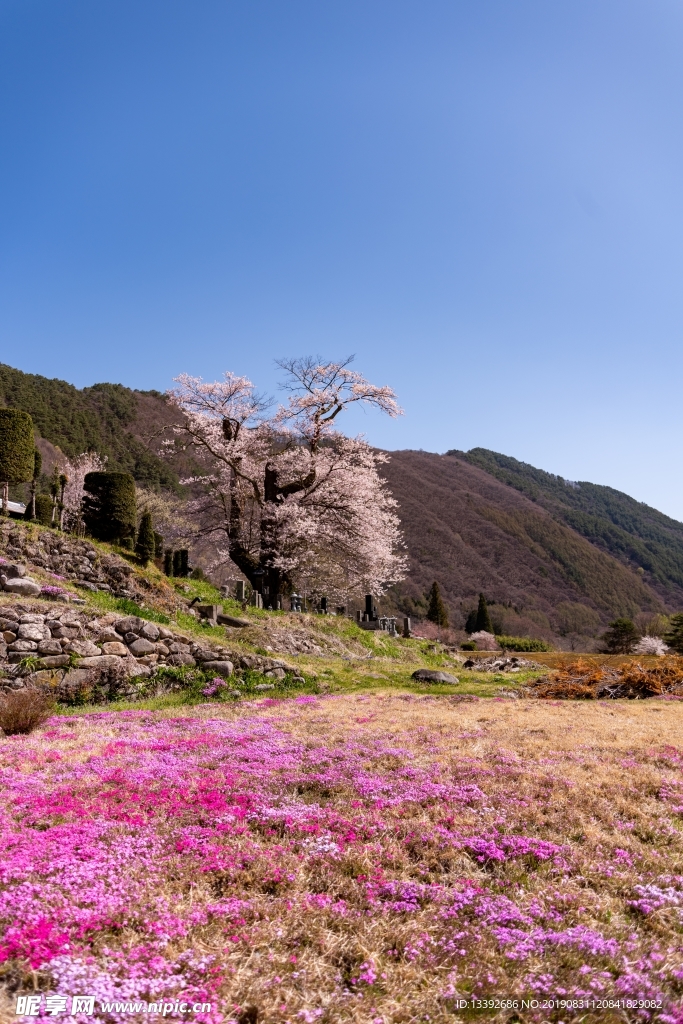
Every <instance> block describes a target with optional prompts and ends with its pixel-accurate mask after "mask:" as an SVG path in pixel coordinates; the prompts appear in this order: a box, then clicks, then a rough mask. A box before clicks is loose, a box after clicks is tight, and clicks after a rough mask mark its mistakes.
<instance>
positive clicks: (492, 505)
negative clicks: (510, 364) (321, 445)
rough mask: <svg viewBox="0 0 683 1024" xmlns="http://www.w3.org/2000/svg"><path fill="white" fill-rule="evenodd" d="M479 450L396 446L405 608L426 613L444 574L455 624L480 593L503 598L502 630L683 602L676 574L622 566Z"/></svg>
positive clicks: (593, 620)
mask: <svg viewBox="0 0 683 1024" xmlns="http://www.w3.org/2000/svg"><path fill="white" fill-rule="evenodd" d="M478 451H479V455H478V456H474V457H473V458H472V459H470V458H469V457H467V456H465V455H464V454H461V453H457V454H456V453H452V454H449V455H433V454H430V453H428V452H416V451H399V452H391V453H390V455H391V460H390V462H389V463H388V465H387V466H386V469H385V471H384V472H385V476H386V479H387V480H388V482H389V484H390V486H391V489H392V491H393V493H394V496H395V497H396V498H397V500H398V502H399V507H400V516H401V522H402V524H403V529H404V533H405V537H406V542H407V546H408V551H409V555H410V565H411V572H410V577H409V579H408V580H407V581H406V582H405V583H403V584H402V585H401V586H400V587H398V588H396V599H397V601H398V603H399V605H400V607H402V608H403V609H404V610H406V611H410V610H415V611H424V605H423V604H422V603H421V600H422V597H423V595H424V592H425V591H426V589H427V588H428V587H429V586H430V585H431V583H432V581H433V580H437V581H438V582H439V584H440V586H441V589H442V591H443V593H444V596H445V598H446V601H447V603H448V605H449V607H450V609H451V613H452V615H453V616H454V617H455V619H456V620H457V621H456V622H455V625H462V624H463V622H464V617H465V615H466V613H467V611H468V610H469V609H470V608H471V607H472V606H473V605H474V604H475V603H476V597H477V594H478V593H479V591H483V592H484V593H485V595H486V597H487V599H488V600H489V601H493V602H495V603H496V608H495V615H496V617H497V620H498V626H499V627H500V628H501V631H504V632H517V631H519V630H522V631H534V632H538V633H540V634H541V635H542V634H543V632H544V631H545V632H549V633H550V632H554V631H556V630H557V629H558V628H560V627H561V625H562V621H565V622H567V621H568V620H569V621H570V620H572V617H573V618H574V619H576V620H577V621H578V622H579V623H581V622H582V621H583V623H584V625H583V627H582V628H581V629H580V630H579V629H578V628H577V629H576V630H575V631H577V632H586V633H589V632H595V630H596V629H597V628H598V627H599V626H600V623H601V622H602V623H603V624H604V623H605V622H606V621H607V620H608V619H609V618H612V617H614V616H615V615H622V614H623V615H634V616H636V615H638V614H639V613H644V614H647V615H652V614H655V613H657V612H660V611H663V610H664V608H665V607H668V608H669V609H673V608H680V607H683V588H682V587H679V586H678V584H677V583H676V582H675V581H674V580H673V579H669V580H667V583H666V586H664V587H661V586H660V581H659V580H655V579H654V578H653V576H652V574H651V573H650V571H649V570H647V571H645V572H642V573H641V572H638V571H636V568H637V567H636V565H635V564H634V565H633V567H632V568H631V567H630V566H629V565H627V564H624V562H622V561H621V560H620V559H619V558H616V557H615V556H614V555H613V554H612V553H611V552H609V551H607V550H605V549H604V548H603V546H601V545H599V544H598V543H595V542H594V541H593V540H591V539H589V538H588V537H586V536H584V535H583V534H581V533H580V532H579V531H578V530H577V529H575V528H574V527H573V526H571V525H569V524H568V523H567V522H566V521H565V520H564V519H563V518H562V517H560V516H559V515H557V514H555V513H554V512H553V510H551V509H550V508H546V507H545V506H544V505H543V504H542V503H541V501H540V500H539V497H538V495H535V497H536V500H533V499H532V497H531V496H529V495H527V494H525V493H523V492H522V491H521V489H520V490H518V489H517V488H514V487H512V486H510V484H508V483H507V481H505V482H503V481H502V480H500V479H499V478H498V477H497V476H496V475H494V474H493V473H492V472H490V471H489V470H488V469H484V468H482V467H481V466H480V465H477V464H475V463H476V459H477V458H481V450H478ZM470 454H472V453H470ZM486 454H487V455H490V454H491V453H486ZM482 461H483V459H482ZM518 465H519V464H518ZM596 490H598V491H608V490H609V489H608V488H596ZM572 493H573V492H572ZM610 493H612V494H613V495H616V496H618V497H621V498H623V499H625V502H626V503H628V502H631V501H632V499H630V498H627V497H626V495H619V494H618V492H616V491H614V492H610ZM633 504H634V505H636V506H637V507H639V508H641V507H642V506H638V503H637V502H633ZM649 511H651V510H649ZM656 515H657V516H659V513H656ZM661 519H662V520H665V521H667V522H669V523H672V520H666V517H665V516H662V517H661ZM674 525H676V526H678V527H679V529H681V530H683V526H681V524H674ZM623 529H624V528H623V527H622V530H623ZM624 532H625V531H624ZM629 536H630V535H629ZM641 568H644V567H642V566H641ZM655 583H656V584H657V586H655ZM495 623H496V620H495V619H494V625H495Z"/></svg>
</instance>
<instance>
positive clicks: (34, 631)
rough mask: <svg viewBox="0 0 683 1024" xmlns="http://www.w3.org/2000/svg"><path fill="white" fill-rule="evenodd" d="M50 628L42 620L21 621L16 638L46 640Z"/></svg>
mask: <svg viewBox="0 0 683 1024" xmlns="http://www.w3.org/2000/svg"><path fill="white" fill-rule="evenodd" d="M49 637H50V630H49V629H47V627H46V626H44V625H43V624H42V622H26V623H22V624H21V625H20V626H19V628H18V630H17V639H18V640H37V641H40V640H48V639H49Z"/></svg>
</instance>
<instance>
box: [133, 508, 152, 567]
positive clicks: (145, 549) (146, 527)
mask: <svg viewBox="0 0 683 1024" xmlns="http://www.w3.org/2000/svg"><path fill="white" fill-rule="evenodd" d="M154 550H155V543H154V526H153V524H152V513H151V512H143V513H142V516H141V518H140V529H139V530H138V539H137V543H136V545H135V554H136V555H137V556H138V558H139V559H140V561H141V562H142V564H143V565H147V564H148V562H150V561H151V560H152V559H153V558H154Z"/></svg>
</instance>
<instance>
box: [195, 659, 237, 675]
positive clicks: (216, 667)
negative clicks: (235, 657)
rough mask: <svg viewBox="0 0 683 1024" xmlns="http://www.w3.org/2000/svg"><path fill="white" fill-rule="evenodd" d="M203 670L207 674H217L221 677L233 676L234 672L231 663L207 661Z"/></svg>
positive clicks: (203, 665)
mask: <svg viewBox="0 0 683 1024" xmlns="http://www.w3.org/2000/svg"><path fill="white" fill-rule="evenodd" d="M202 668H203V669H204V671H205V672H217V673H218V675H220V676H231V675H232V673H233V671H234V669H233V664H232V662H231V661H205V662H204V663H203V664H202Z"/></svg>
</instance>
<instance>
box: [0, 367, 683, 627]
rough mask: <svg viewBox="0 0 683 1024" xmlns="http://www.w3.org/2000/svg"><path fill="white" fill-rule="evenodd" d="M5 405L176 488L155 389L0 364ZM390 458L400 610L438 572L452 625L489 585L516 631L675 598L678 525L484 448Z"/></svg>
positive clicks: (678, 603)
mask: <svg viewBox="0 0 683 1024" xmlns="http://www.w3.org/2000/svg"><path fill="white" fill-rule="evenodd" d="M2 406H5V407H8V408H15V409H23V410H24V411H26V412H28V413H30V414H31V416H32V417H33V422H34V424H35V426H36V429H37V431H38V433H39V434H40V438H41V440H40V442H39V444H40V445H41V446H47V448H49V449H50V452H52V453H54V450H55V447H56V448H58V449H59V450H60V451H62V452H63V453H64V454H65V455H67V456H69V457H70V458H74V457H75V456H77V455H78V454H80V453H81V452H84V451H88V450H94V451H97V452H99V454H100V455H106V456H107V457H108V461H107V468H108V469H111V470H117V471H127V472H130V473H132V475H133V476H134V477H135V479H136V481H137V482H138V484H141V485H143V486H145V487H148V488H149V487H151V488H154V489H157V488H161V489H168V490H176V489H177V488H178V473H179V472H181V473H182V472H184V471H185V468H186V467H185V466H184V465H181V463H180V461H179V459H178V458H177V459H176V460H175V461H174V462H171V463H169V462H168V461H165V460H164V459H162V458H161V457H160V449H161V441H162V433H161V431H162V429H163V428H166V431H167V432H166V435H165V436H170V431H169V428H170V427H172V426H173V425H174V424H178V423H179V422H180V421H181V419H182V413H181V411H179V410H178V408H176V407H174V406H173V405H172V404H171V403H169V402H168V401H167V399H166V397H165V396H163V395H161V394H160V393H159V392H154V391H148V392H142V391H132V390H130V389H129V388H125V387H123V386H122V385H120V384H96V385H93V387H90V388H83V389H78V388H76V387H74V386H73V385H71V384H68V383H67V382H65V381H60V380H50V379H48V378H46V377H41V376H39V375H37V374H25V373H22V372H21V371H20V370H15V369H13V368H12V367H9V366H6V365H4V364H0V407H2ZM43 454H44V455H45V451H44V453H43ZM389 454H390V458H389V461H388V462H387V463H386V464H385V465H384V466H383V468H382V474H383V475H384V476H385V478H386V479H387V481H388V483H389V485H390V488H391V491H392V492H393V495H394V497H395V498H396V499H397V501H398V505H399V509H398V511H399V514H400V519H401V524H402V529H403V532H404V535H405V539H406V544H407V549H408V555H409V560H410V573H409V576H408V578H407V579H406V580H405V582H404V583H402V584H400V585H399V586H398V587H397V588H395V590H394V593H393V598H392V600H393V603H394V606H395V607H398V608H400V609H401V610H402V611H404V612H408V613H413V614H419V615H420V616H421V617H423V616H426V614H427V611H428V605H427V600H426V595H427V593H428V591H429V589H430V587H431V586H432V584H433V583H434V582H435V581H437V582H438V584H439V589H440V593H441V596H442V598H443V600H444V602H445V606H446V611H447V614H448V616H449V619H450V622H451V625H452V626H454V627H456V628H457V627H459V626H463V625H464V623H465V621H466V619H467V616H468V614H469V612H471V611H472V610H473V609H476V607H477V602H478V597H479V594H480V593H481V592H483V593H484V594H485V596H486V598H487V600H488V601H489V603H490V611H491V617H492V620H493V626H494V628H495V629H496V631H497V632H499V633H505V634H511V635H518V634H523V633H525V632H529V633H532V634H536V635H541V636H543V635H545V634H548V635H550V634H551V633H557V632H565V633H579V634H591V635H594V634H595V633H596V632H597V631H599V630H600V629H601V628H603V627H604V626H605V625H606V623H607V622H608V621H609V620H610V619H613V618H615V617H619V616H627V617H631V618H633V617H635V618H638V616H641V617H647V616H651V615H654V614H657V613H660V612H663V611H677V610H679V609H681V608H683V523H678V522H676V521H675V520H673V519H670V518H668V517H667V516H665V515H663V514H662V513H661V512H658V511H657V510H656V509H652V508H649V507H648V506H646V505H643V504H641V503H640V502H637V501H635V500H634V499H633V498H630V497H629V496H628V495H626V494H622V493H621V492H619V491H616V490H614V489H613V488H610V487H603V486H600V485H597V484H591V483H584V482H581V483H579V484H576V483H572V482H570V481H564V480H563V479H562V478H561V477H557V476H553V474H551V473H546V472H544V471H543V470H538V469H535V468H534V467H533V466H528V465H526V464H525V463H521V462H518V461H517V460H515V459H512V458H509V457H507V456H504V455H500V454H498V453H496V452H490V451H487V450H486V449H482V448H475V449H472V450H471V451H469V452H458V451H452V452H450V453H447V454H446V455H436V454H431V453H428V452H418V451H399V452H391V453H389ZM183 458H185V457H183ZM45 468H46V467H45V462H44V465H43V469H44V471H45ZM50 470H51V466H50V465H49V464H48V467H47V472H48V473H49V472H50ZM22 486H25V487H26V488H28V485H22ZM27 495H28V490H27Z"/></svg>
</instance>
